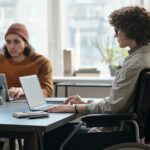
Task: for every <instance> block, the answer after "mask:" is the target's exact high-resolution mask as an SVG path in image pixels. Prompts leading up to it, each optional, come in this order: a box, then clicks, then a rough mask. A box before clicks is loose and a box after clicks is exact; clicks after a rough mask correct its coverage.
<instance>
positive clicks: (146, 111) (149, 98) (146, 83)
mask: <svg viewBox="0 0 150 150" xmlns="http://www.w3.org/2000/svg"><path fill="white" fill-rule="evenodd" d="M133 111H134V112H135V113H136V114H137V116H138V119H137V121H138V124H139V127H140V136H141V137H145V138H146V139H147V140H148V141H149V142H150V128H149V126H150V68H147V69H144V70H143V71H141V73H140V76H139V80H138V84H137V89H136V97H135V102H134V109H133Z"/></svg>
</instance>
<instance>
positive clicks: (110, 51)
mask: <svg viewBox="0 0 150 150" xmlns="http://www.w3.org/2000/svg"><path fill="white" fill-rule="evenodd" d="M93 43H94V45H95V47H96V49H97V50H98V51H99V53H100V58H101V61H104V62H105V63H106V64H107V65H108V67H109V69H110V74H111V76H114V75H115V72H116V69H118V68H119V67H120V61H121V59H122V58H124V57H126V56H127V55H128V52H127V50H125V49H123V48H120V47H119V46H116V44H115V43H114V41H113V40H112V39H107V40H106V41H105V42H104V44H103V43H102V42H99V41H98V40H96V41H95V42H93Z"/></svg>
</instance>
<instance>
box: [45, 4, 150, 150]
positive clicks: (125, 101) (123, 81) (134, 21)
mask: <svg viewBox="0 0 150 150" xmlns="http://www.w3.org/2000/svg"><path fill="white" fill-rule="evenodd" d="M109 22H110V24H111V25H112V26H113V27H114V30H115V37H116V38H117V39H118V43H119V46H120V47H121V48H125V47H129V48H130V50H129V51H128V52H129V56H127V57H126V58H125V60H124V63H123V65H122V68H120V69H119V70H118V71H117V73H116V78H115V80H114V82H113V84H112V88H111V91H110V94H109V96H108V97H104V98H102V99H100V100H99V102H85V101H83V100H82V98H81V97H80V96H70V97H68V98H67V100H66V101H65V104H64V105H59V106H56V107H53V108H50V109H49V110H48V112H78V113H84V114H94V113H121V112H128V111H129V110H130V108H131V107H132V104H133V99H134V96H135V94H136V93H135V88H136V85H137V81H138V77H139V74H140V72H141V71H142V70H143V69H144V68H150V43H149V42H150V13H149V12H148V11H146V10H145V9H144V8H142V7H139V6H129V7H123V8H121V9H118V10H115V11H113V12H112V13H111V14H110V15H109ZM68 103H70V104H74V105H67V104H68ZM67 126H68V127H67ZM67 129H68V130H67ZM69 130H71V127H70V126H69V125H68V124H67V125H64V126H62V127H60V128H58V129H55V130H54V131H52V132H50V133H47V134H46V135H45V139H44V142H45V148H46V149H47V148H48V147H50V148H51V150H56V149H58V147H59V144H60V143H61V140H62V139H63V138H65V137H66V136H67V134H68V133H69ZM99 130H100V129H99V128H95V129H94V130H93V131H99ZM57 131H59V132H57ZM61 132H63V134H59V133H61ZM52 135H54V136H55V138H53V136H52ZM59 135H61V137H60V136H59ZM54 139H55V140H56V139H57V141H59V142H56V141H54ZM58 143H59V144H58Z"/></svg>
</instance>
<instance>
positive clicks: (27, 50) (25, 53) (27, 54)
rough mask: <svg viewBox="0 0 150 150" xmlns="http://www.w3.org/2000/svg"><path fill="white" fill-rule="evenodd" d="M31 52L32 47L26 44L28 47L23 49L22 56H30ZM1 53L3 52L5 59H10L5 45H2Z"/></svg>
mask: <svg viewBox="0 0 150 150" xmlns="http://www.w3.org/2000/svg"><path fill="white" fill-rule="evenodd" d="M33 51H34V49H33V48H32V46H31V45H30V44H28V46H27V47H25V49H24V55H25V56H29V55H30V54H31V52H33ZM3 52H4V55H5V56H6V58H11V55H10V54H9V52H8V49H7V46H6V45H4V47H3Z"/></svg>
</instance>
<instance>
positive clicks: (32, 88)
mask: <svg viewBox="0 0 150 150" xmlns="http://www.w3.org/2000/svg"><path fill="white" fill-rule="evenodd" d="M19 79H20V82H21V85H22V88H23V90H24V93H25V96H26V99H27V102H28V105H29V108H30V110H43V111H45V110H47V109H48V108H50V107H53V106H55V105H56V104H54V103H53V104H48V103H47V102H46V99H45V97H44V95H43V91H42V88H41V85H40V82H39V80H38V77H37V75H30V76H22V77H19Z"/></svg>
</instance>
